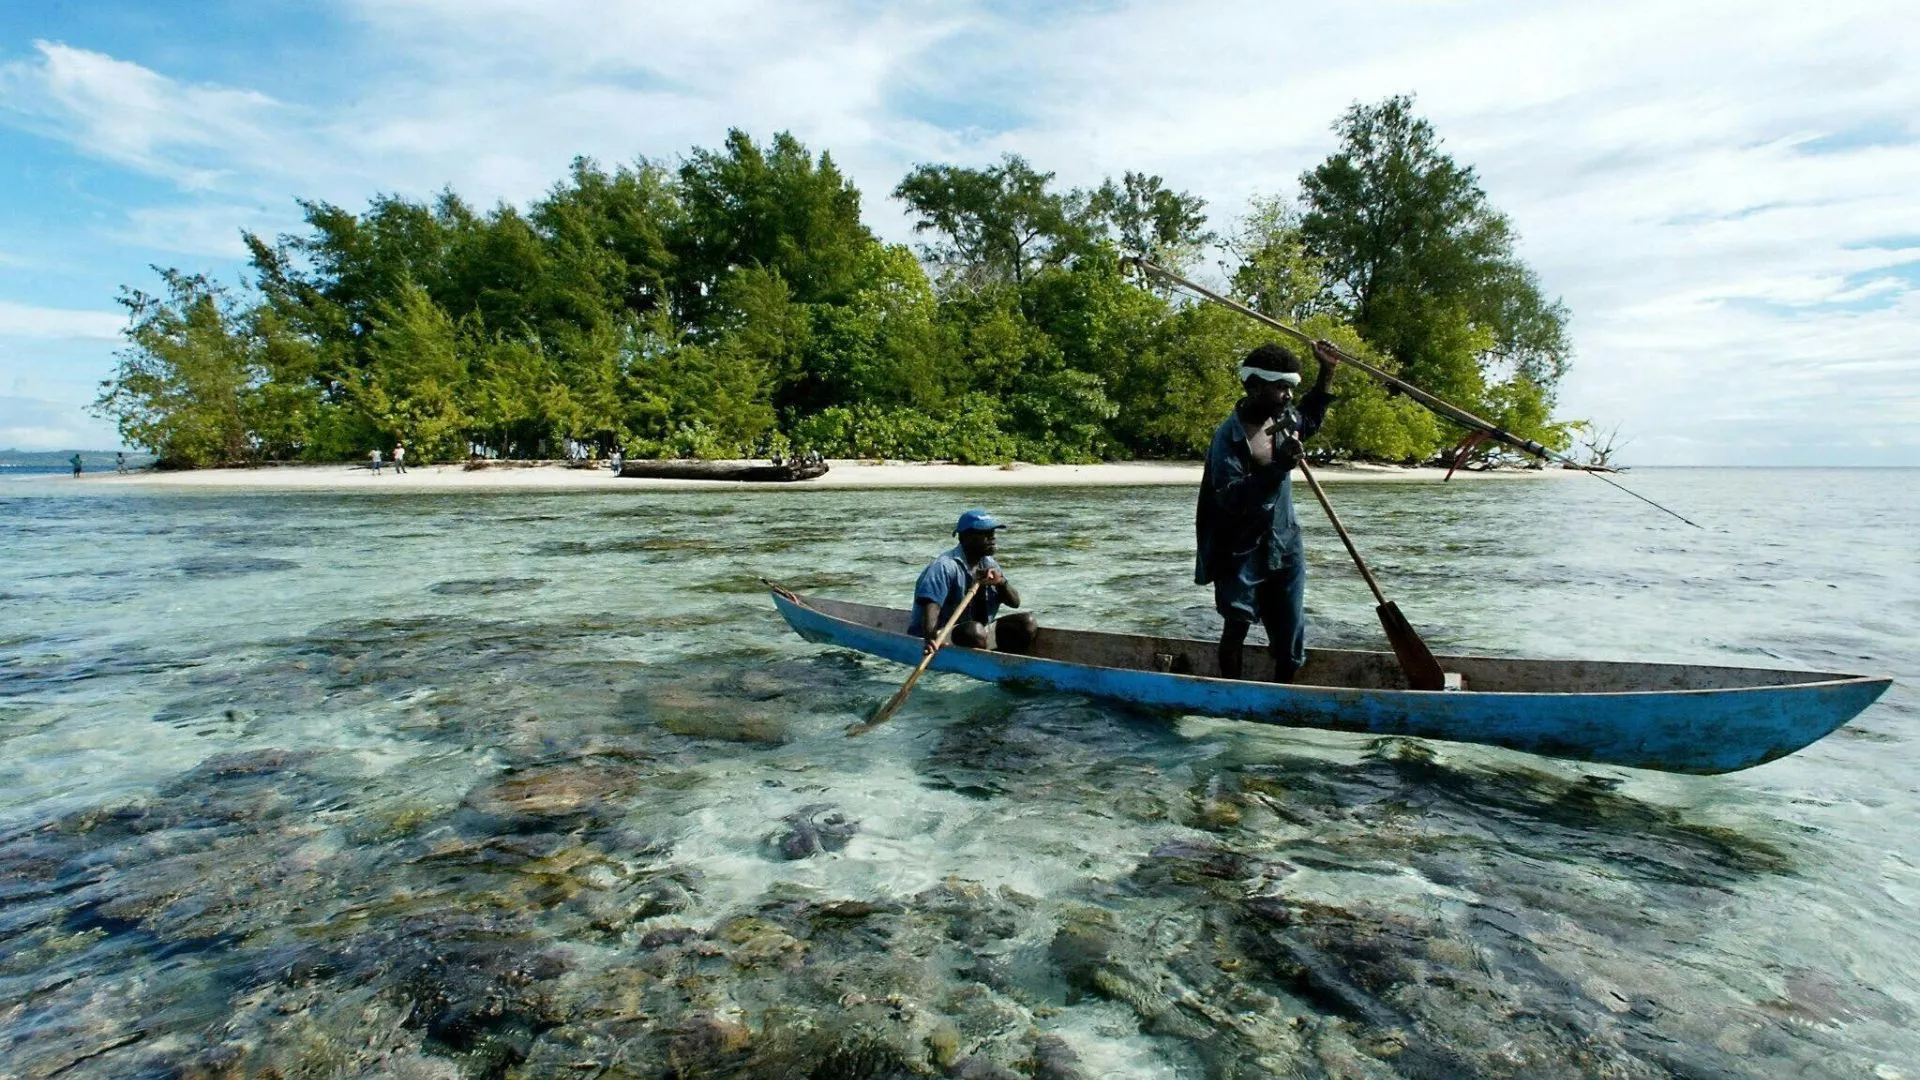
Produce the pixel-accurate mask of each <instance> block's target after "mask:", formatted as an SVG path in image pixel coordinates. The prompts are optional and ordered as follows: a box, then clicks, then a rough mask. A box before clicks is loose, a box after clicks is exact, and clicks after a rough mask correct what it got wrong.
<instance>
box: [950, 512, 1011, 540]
mask: <svg viewBox="0 0 1920 1080" xmlns="http://www.w3.org/2000/svg"><path fill="white" fill-rule="evenodd" d="M999 527H1000V523H999V522H997V521H995V520H993V515H992V514H989V513H987V512H986V511H985V510H969V511H967V512H966V513H964V514H961V515H960V521H959V523H958V524H956V525H954V527H953V535H955V536H959V535H960V534H961V533H963V532H992V531H993V530H995V529H997V528H999Z"/></svg>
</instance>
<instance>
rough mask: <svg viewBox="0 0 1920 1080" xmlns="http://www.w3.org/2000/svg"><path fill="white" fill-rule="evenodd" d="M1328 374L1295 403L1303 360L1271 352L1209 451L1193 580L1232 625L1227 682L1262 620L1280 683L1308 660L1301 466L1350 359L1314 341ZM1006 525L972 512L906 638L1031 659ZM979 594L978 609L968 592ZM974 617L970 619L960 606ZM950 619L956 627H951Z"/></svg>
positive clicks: (1257, 364)
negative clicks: (1003, 544) (1296, 489)
mask: <svg viewBox="0 0 1920 1080" xmlns="http://www.w3.org/2000/svg"><path fill="white" fill-rule="evenodd" d="M1313 353H1314V358H1315V359H1316V360H1318V361H1319V375H1318V377H1317V378H1316V379H1315V381H1314V384H1313V386H1312V388H1311V389H1309V390H1308V391H1307V392H1306V393H1305V394H1302V395H1301V396H1300V397H1299V399H1298V400H1297V401H1296V400H1295V398H1294V391H1295V389H1296V388H1298V387H1299V385H1300V380H1301V372H1300V367H1301V365H1300V358H1299V356H1297V355H1296V354H1295V353H1294V352H1293V351H1292V350H1290V349H1288V348H1286V347H1285V346H1282V345H1277V344H1267V345H1261V346H1259V347H1258V348H1255V349H1254V350H1252V351H1251V352H1249V353H1248V354H1247V355H1246V357H1245V359H1243V360H1242V361H1241V363H1240V369H1239V375H1240V387H1241V390H1242V391H1243V396H1242V397H1241V398H1240V400H1239V402H1238V403H1237V404H1235V405H1234V407H1233V411H1232V412H1231V413H1230V414H1229V415H1228V416H1227V417H1226V419H1224V420H1222V421H1221V422H1220V426H1219V427H1218V428H1217V429H1215V431H1214V433H1213V442H1212V445H1211V446H1210V447H1209V448H1208V450H1207V461H1206V467H1205V470H1204V471H1203V472H1202V473H1201V477H1200V497H1199V504H1198V506H1197V507H1196V508H1195V511H1194V540H1195V548H1196V551H1195V556H1194V582H1195V583H1196V584H1200V585H1207V584H1211V585H1212V586H1213V602H1214V608H1215V610H1217V611H1219V613H1220V616H1221V618H1223V619H1224V620H1226V627H1225V629H1224V630H1223V631H1222V632H1221V634H1220V647H1219V655H1218V659H1219V670H1220V676H1221V677H1222V678H1228V679H1238V678H1240V677H1241V675H1242V670H1243V666H1244V665H1243V662H1242V658H1243V656H1244V646H1245V644H1246V640H1247V632H1248V631H1249V630H1250V629H1251V628H1252V626H1253V624H1254V623H1255V622H1259V623H1260V624H1261V625H1262V626H1264V627H1265V628H1266V631H1267V653H1268V655H1269V656H1271V657H1272V658H1273V679H1274V681H1275V682H1290V681H1292V679H1293V677H1294V674H1295V673H1296V672H1298V671H1299V670H1300V667H1301V665H1302V664H1304V663H1306V660H1307V635H1306V584H1307V558H1306V551H1305V547H1304V544H1303V541H1302V538H1301V533H1300V521H1299V518H1298V517H1296V516H1295V514H1294V508H1293V479H1292V474H1293V470H1294V467H1295V466H1297V465H1298V464H1299V463H1300V458H1301V456H1302V454H1303V453H1304V449H1303V447H1302V441H1303V440H1305V439H1309V438H1312V437H1313V435H1314V434H1315V433H1316V432H1318V431H1319V430H1320V427H1321V425H1322V424H1323V423H1325V422H1326V418H1327V407H1328V406H1329V405H1331V404H1332V403H1333V400H1334V398H1333V393H1332V388H1333V379H1334V374H1335V372H1336V371H1338V369H1339V366H1340V354H1339V352H1338V350H1337V349H1335V348H1334V346H1333V345H1331V344H1330V343H1328V342H1325V341H1316V342H1314V346H1313ZM1000 528H1001V525H1000V522H999V521H998V520H997V519H996V518H994V516H993V515H992V514H989V513H988V512H987V511H985V510H968V511H967V512H966V513H964V514H961V515H960V520H959V521H958V522H956V523H955V524H954V527H953V533H954V535H955V536H957V537H958V538H959V541H960V543H959V545H958V546H956V547H954V548H953V549H952V550H950V551H948V552H946V553H944V554H942V555H941V556H940V557H939V558H937V559H935V560H933V562H932V563H930V564H928V566H927V568H926V569H925V570H923V571H921V573H920V578H919V580H918V581H917V582H916V583H915V585H914V590H913V611H912V617H911V621H910V623H909V626H908V629H907V632H908V633H910V634H913V635H915V636H917V637H919V638H920V639H921V640H922V641H923V642H924V643H925V645H924V651H925V652H926V653H928V654H931V653H933V652H934V651H936V650H937V649H939V648H940V647H941V645H942V644H944V642H943V640H942V636H941V635H942V634H943V633H945V634H947V635H948V637H947V640H950V641H951V642H952V643H954V644H956V645H959V646H961V647H963V648H969V649H997V650H999V651H1002V652H1011V653H1020V652H1025V651H1027V650H1028V648H1029V647H1030V646H1031V644H1032V642H1033V638H1034V634H1035V632H1036V631H1037V629H1038V625H1037V623H1036V622H1035V620H1034V617H1033V615H1032V614H1030V613H1026V612H1022V613H1020V614H1017V615H1011V616H1004V617H1003V616H1001V615H1000V608H1001V607H1002V606H1006V607H1011V608H1018V607H1020V605H1021V597H1020V593H1019V591H1018V590H1017V589H1015V588H1014V587H1013V584H1012V583H1011V582H1009V581H1008V580H1007V575H1006V572H1005V571H1003V570H1001V568H1000V564H999V562H998V561H997V560H996V559H995V558H994V553H995V551H996V550H997V548H998V533H999V530H1000ZM976 584H977V585H978V589H977V590H976V591H975V592H974V593H973V596H972V599H971V600H968V599H967V592H968V589H969V588H972V587H973V586H975V585H976ZM963 602H964V603H965V604H966V610H965V611H964V612H960V610H959V609H960V605H961V604H962V603H963ZM950 621H951V624H952V625H951V629H950V630H949V629H947V627H948V624H949V622H950Z"/></svg>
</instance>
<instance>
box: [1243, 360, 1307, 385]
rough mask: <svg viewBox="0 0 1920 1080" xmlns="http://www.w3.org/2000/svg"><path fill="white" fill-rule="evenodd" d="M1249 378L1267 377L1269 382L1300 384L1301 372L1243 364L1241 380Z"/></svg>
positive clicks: (1244, 380)
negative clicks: (1269, 369)
mask: <svg viewBox="0 0 1920 1080" xmlns="http://www.w3.org/2000/svg"><path fill="white" fill-rule="evenodd" d="M1248 379H1265V380H1267V381H1268V382H1283V383H1286V384H1287V385H1288V386H1299V385H1300V373H1299V372H1297V371H1268V370H1267V369H1266V368H1258V367H1248V366H1247V365H1245V364H1241V365H1240V381H1241V382H1246V381H1247V380H1248Z"/></svg>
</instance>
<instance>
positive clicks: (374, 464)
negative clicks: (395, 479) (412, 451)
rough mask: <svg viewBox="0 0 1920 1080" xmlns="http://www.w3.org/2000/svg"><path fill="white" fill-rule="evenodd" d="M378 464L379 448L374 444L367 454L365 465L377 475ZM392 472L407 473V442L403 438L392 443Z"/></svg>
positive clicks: (397, 473)
mask: <svg viewBox="0 0 1920 1080" xmlns="http://www.w3.org/2000/svg"><path fill="white" fill-rule="evenodd" d="M380 466H381V460H380V448H379V447H377V446H376V447H374V448H373V450H372V451H371V452H369V453H368V454H367V467H368V468H370V469H372V470H373V475H375V476H379V475H380ZM393 472H394V475H396V476H405V475H406V474H407V444H406V441H405V440H403V439H402V440H396V441H395V442H394V444H393Z"/></svg>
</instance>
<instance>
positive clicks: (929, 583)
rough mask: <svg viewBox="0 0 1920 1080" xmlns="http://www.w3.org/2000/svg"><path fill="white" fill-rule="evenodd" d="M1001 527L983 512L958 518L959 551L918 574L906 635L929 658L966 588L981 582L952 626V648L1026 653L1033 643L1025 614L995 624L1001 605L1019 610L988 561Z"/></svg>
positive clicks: (1008, 585) (994, 565)
mask: <svg viewBox="0 0 1920 1080" xmlns="http://www.w3.org/2000/svg"><path fill="white" fill-rule="evenodd" d="M999 529H1000V523H999V522H998V521H995V520H994V518H993V515H992V514H989V513H987V512H986V511H985V510H969V511H967V512H966V513H964V514H961V515H960V520H959V522H958V523H956V524H955V525H954V527H953V533H954V535H955V536H958V537H959V538H960V545H959V546H958V547H956V548H954V549H953V550H951V551H948V552H947V553H946V554H944V555H941V556H940V557H939V558H937V559H935V560H933V562H931V563H929V564H927V568H926V569H925V570H922V571H921V572H920V580H919V581H918V582H916V583H915V584H914V587H913V618H912V620H911V621H910V622H909V623H908V625H907V633H909V634H912V635H914V636H915V637H918V638H920V639H921V640H922V641H924V642H925V643H926V644H925V651H926V652H929V653H930V652H933V650H934V648H935V643H934V639H935V638H936V637H937V636H938V635H939V633H940V628H941V627H942V626H945V625H946V623H947V620H948V619H949V618H952V617H953V613H954V610H955V609H956V608H958V607H959V605H960V601H961V600H962V599H963V598H964V597H965V596H966V594H967V588H968V587H969V586H970V585H972V584H973V583H974V582H976V581H978V582H980V591H979V592H977V593H975V594H974V597H973V602H972V603H970V604H968V605H967V611H966V613H965V614H964V615H962V616H961V617H960V621H959V622H957V623H955V624H954V627H953V636H952V638H951V639H950V640H951V641H952V642H953V644H955V645H959V646H962V647H963V648H968V649H998V650H1000V651H1002V652H1025V651H1026V648H1027V646H1028V644H1029V643H1030V642H1031V641H1032V640H1033V633H1034V629H1035V625H1034V619H1033V616H1032V615H1029V614H1024V613H1022V614H1019V615H1011V616H1008V617H1007V618H1004V619H1000V620H998V621H997V622H996V621H995V618H994V617H995V616H996V615H997V614H998V613H999V611H1000V605H1001V604H1005V605H1006V606H1008V607H1015V608H1017V607H1019V606H1020V593H1019V591H1018V590H1016V589H1015V588H1014V587H1013V585H1012V583H1010V582H1008V581H1007V575H1006V574H1005V573H1003V572H1001V570H1000V564H999V562H997V561H996V560H995V559H994V557H993V552H994V549H995V547H996V546H997V543H996V535H997V533H998V532H999Z"/></svg>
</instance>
